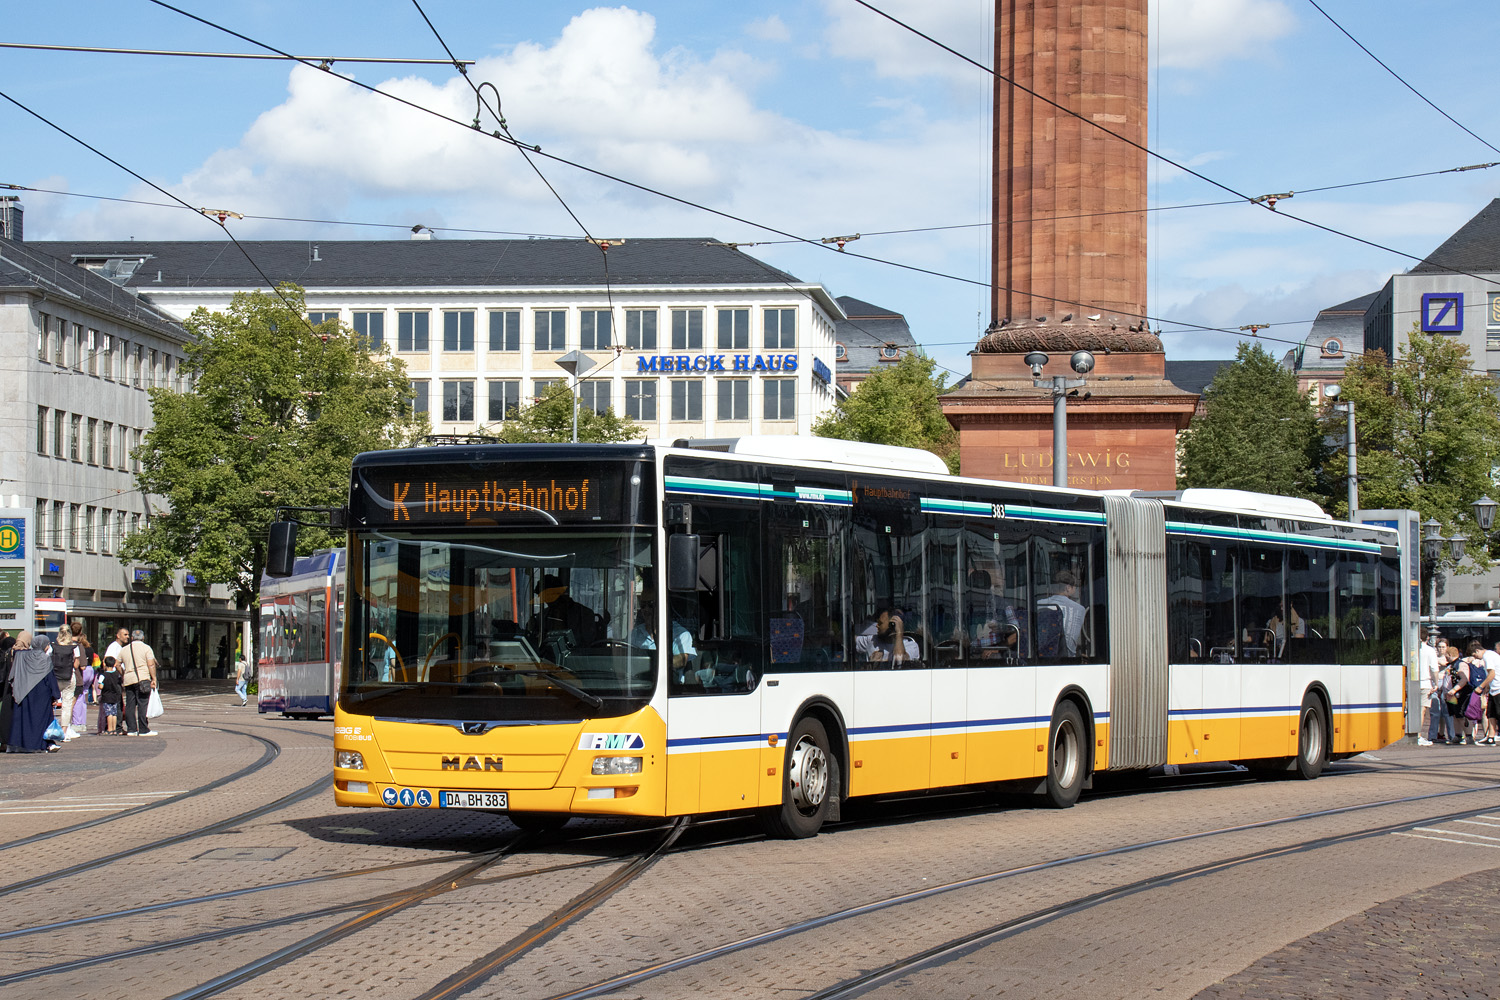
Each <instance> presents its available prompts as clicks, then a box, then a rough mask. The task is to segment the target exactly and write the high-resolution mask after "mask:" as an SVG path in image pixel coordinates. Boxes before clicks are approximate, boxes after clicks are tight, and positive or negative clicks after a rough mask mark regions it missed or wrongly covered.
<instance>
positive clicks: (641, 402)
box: [625, 313, 656, 420]
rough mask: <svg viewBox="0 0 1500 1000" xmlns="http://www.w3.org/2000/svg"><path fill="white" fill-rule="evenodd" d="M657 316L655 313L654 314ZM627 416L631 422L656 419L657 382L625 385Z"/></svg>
mask: <svg viewBox="0 0 1500 1000" xmlns="http://www.w3.org/2000/svg"><path fill="white" fill-rule="evenodd" d="M652 315H653V316H655V313H653V314H652ZM625 415H626V416H627V417H629V418H630V419H631V420H655V419H656V380H655V379H651V380H650V381H645V380H634V379H632V380H631V381H629V382H626V383H625Z"/></svg>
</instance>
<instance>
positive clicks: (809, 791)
mask: <svg viewBox="0 0 1500 1000" xmlns="http://www.w3.org/2000/svg"><path fill="white" fill-rule="evenodd" d="M788 777H790V779H791V783H792V803H793V804H794V805H796V807H797V808H798V809H799V810H801V811H802V812H812V811H813V810H815V809H817V808H818V807H819V806H821V805H822V804H823V799H824V798H826V797H827V795H828V754H827V753H825V752H824V750H823V748H822V747H820V746H818V744H817V743H816V742H814V741H813V740H812V739H811V738H809V737H806V736H804V737H803V738H802V739H801V740H800V741H799V742H798V743H797V745H796V747H794V748H793V749H792V766H791V773H790V774H789V775H788Z"/></svg>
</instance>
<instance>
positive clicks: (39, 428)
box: [36, 406, 47, 455]
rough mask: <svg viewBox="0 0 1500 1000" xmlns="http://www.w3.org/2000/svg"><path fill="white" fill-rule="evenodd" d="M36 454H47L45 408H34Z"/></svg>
mask: <svg viewBox="0 0 1500 1000" xmlns="http://www.w3.org/2000/svg"><path fill="white" fill-rule="evenodd" d="M36 453H37V454H38V455H45V454H47V408H46V407H45V406H38V407H37V408H36Z"/></svg>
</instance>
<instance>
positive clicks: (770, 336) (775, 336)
mask: <svg viewBox="0 0 1500 1000" xmlns="http://www.w3.org/2000/svg"><path fill="white" fill-rule="evenodd" d="M765 318H766V350H768V351H776V350H782V351H791V350H795V349H796V347H797V310H795V309H767V310H766V317H765Z"/></svg>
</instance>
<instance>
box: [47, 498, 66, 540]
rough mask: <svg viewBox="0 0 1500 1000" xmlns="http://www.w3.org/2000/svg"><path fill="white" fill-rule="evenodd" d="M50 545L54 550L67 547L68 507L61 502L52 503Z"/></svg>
mask: <svg viewBox="0 0 1500 1000" xmlns="http://www.w3.org/2000/svg"><path fill="white" fill-rule="evenodd" d="M50 527H51V529H52V533H51V535H49V536H48V537H49V538H50V540H51V545H52V547H53V548H54V549H65V548H67V547H68V505H67V504H65V503H63V502H62V501H61V500H54V501H52V524H51V525H50Z"/></svg>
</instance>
